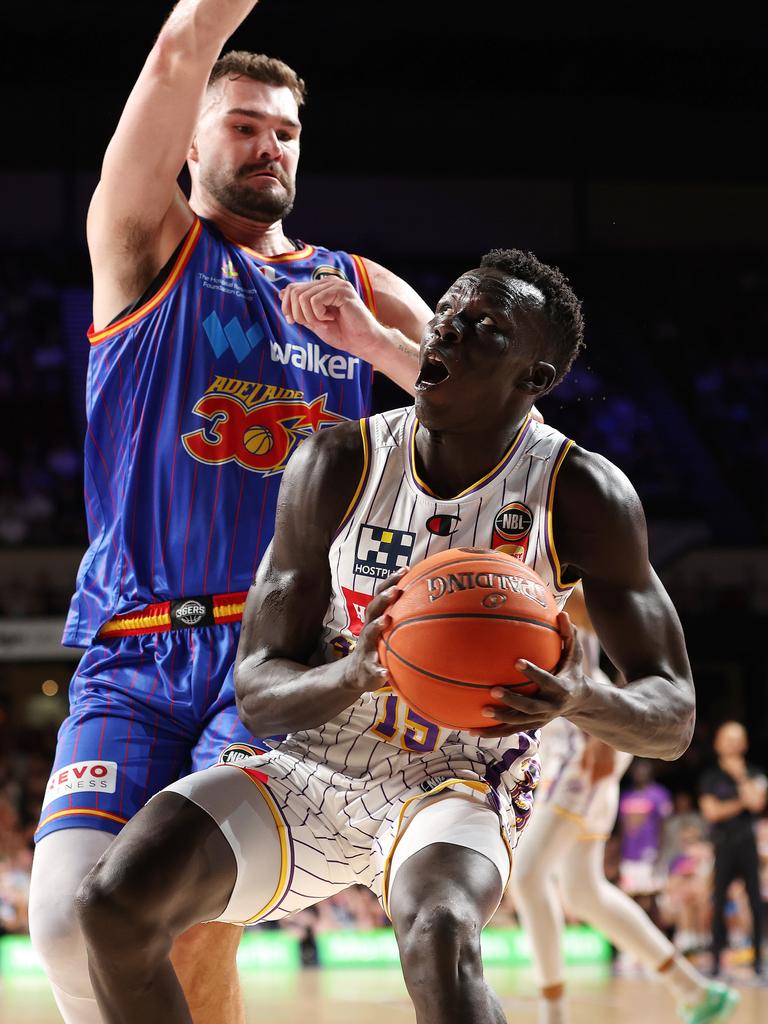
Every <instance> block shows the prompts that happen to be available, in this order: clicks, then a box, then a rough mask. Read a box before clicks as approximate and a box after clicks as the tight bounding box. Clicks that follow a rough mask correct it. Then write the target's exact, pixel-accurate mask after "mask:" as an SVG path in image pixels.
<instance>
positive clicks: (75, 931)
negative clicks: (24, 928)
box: [29, 889, 88, 990]
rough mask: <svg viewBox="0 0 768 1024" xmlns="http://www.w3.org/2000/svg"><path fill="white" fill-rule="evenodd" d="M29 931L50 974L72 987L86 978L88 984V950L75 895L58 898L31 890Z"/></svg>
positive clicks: (52, 977) (47, 972)
mask: <svg viewBox="0 0 768 1024" xmlns="http://www.w3.org/2000/svg"><path fill="white" fill-rule="evenodd" d="M29 935H30V939H31V942H32V946H33V948H34V950H35V952H36V953H37V956H38V957H39V959H40V962H41V963H42V965H43V967H44V969H45V972H46V974H47V975H48V977H49V978H51V980H52V981H53V982H55V983H56V984H57V985H58V986H59V987H60V988H63V987H64V986H65V985H66V986H68V990H69V989H70V988H71V986H72V984H76V983H77V981H78V980H79V979H83V980H84V982H85V984H86V985H87V979H88V954H87V951H86V948H85V939H84V937H83V933H82V931H81V929H80V924H79V922H78V920H77V918H76V917H75V908H74V901H73V898H72V897H71V896H70V897H69V899H67V900H61V899H59V900H57V899H54V898H49V897H48V896H47V895H46V894H45V893H40V892H35V891H34V889H33V890H32V892H31V893H30V901H29Z"/></svg>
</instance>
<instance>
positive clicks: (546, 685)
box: [471, 612, 589, 738]
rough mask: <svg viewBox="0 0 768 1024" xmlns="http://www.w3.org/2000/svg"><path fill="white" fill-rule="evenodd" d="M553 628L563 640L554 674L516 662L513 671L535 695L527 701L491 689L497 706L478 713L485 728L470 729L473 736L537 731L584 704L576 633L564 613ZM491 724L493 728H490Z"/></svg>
mask: <svg viewBox="0 0 768 1024" xmlns="http://www.w3.org/2000/svg"><path fill="white" fill-rule="evenodd" d="M557 624H558V627H559V629H560V635H561V637H562V638H563V656H562V658H561V659H560V663H559V665H558V666H557V669H556V670H555V672H554V673H553V672H547V671H546V670H545V669H543V668H539V667H538V666H537V665H532V664H531V663H530V662H529V661H524V660H522V659H521V660H519V661H517V662H516V663H515V667H516V668H517V669H518V671H520V672H522V673H523V675H524V676H525V677H526V678H527V679H529V680H530V681H531V682H532V683H536V684H537V685H538V687H539V691H538V693H537V694H536V695H535V696H531V697H527V696H525V695H524V694H522V693H519V692H516V691H515V690H513V689H510V688H509V687H506V686H496V687H494V689H493V690H491V696H492V697H493V699H494V700H495V701H498V704H496V705H490V704H489V705H486V707H485V708H483V712H482V713H483V715H486V716H487V717H488V720H489V727H488V728H487V729H472V730H471V733H472V735H473V736H485V737H488V738H494V737H500V736H511V735H512V734H513V733H516V732H520V731H521V730H524V729H525V730H530V729H540V728H542V726H545V725H547V724H548V723H549V722H551V721H552V720H553V719H554V718H560V717H561V716H563V717H566V718H567V717H568V715H569V714H571V713H573V712H574V711H576V710H577V709H578V708H579V707H580V706H581V705H582V704H583V703H584V701H585V700H586V698H587V696H588V694H589V680H588V679H587V677H586V676H585V674H584V648H583V647H582V644H581V640H580V639H579V634H578V630H577V629H576V628H575V627H574V626H573V625H572V624H571V620H570V619H569V618H568V616H567V615H566V613H565V612H561V613H560V614H559V615H558V617H557ZM499 705H501V706H499ZM494 721H495V722H496V723H497V724H496V725H492V724H490V723H491V722H494Z"/></svg>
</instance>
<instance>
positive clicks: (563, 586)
mask: <svg viewBox="0 0 768 1024" xmlns="http://www.w3.org/2000/svg"><path fill="white" fill-rule="evenodd" d="M572 445H573V441H571V440H570V439H569V440H568V442H567V443H566V444H565V445H564V446H563V449H562V451H561V452H560V455H559V456H558V458H557V462H556V463H555V468H554V469H553V470H552V477H551V479H550V482H549V497H548V499H547V537H548V539H549V550H550V552H551V553H552V558H551V561H552V563H553V565H552V568H553V569H554V570H555V583H556V584H557V586H558V587H559V588H560V590H573V588H574V587H575V586H576V585H577V584H578V582H579V581H578V580H574V582H573V583H565V582H564V581H563V576H562V572H563V569H562V566H561V565H560V559H559V558H558V555H557V548H556V547H555V532H554V529H553V527H552V520H553V518H554V517H553V514H552V510H553V508H554V506H555V487H556V486H557V477H558V474H559V473H560V469H561V467H562V465H563V461H564V460H565V456H566V455H567V454H568V452H569V451H570V450H571V446H572Z"/></svg>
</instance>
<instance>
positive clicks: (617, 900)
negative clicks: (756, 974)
mask: <svg viewBox="0 0 768 1024" xmlns="http://www.w3.org/2000/svg"><path fill="white" fill-rule="evenodd" d="M568 613H569V616H570V618H571V621H572V622H573V623H574V624H575V625H576V626H578V627H579V637H580V639H581V643H582V646H583V647H584V652H585V662H586V664H587V666H588V671H589V675H590V676H591V678H593V679H599V680H601V681H602V682H604V683H605V684H607V685H610V679H608V677H607V676H606V675H605V673H604V672H602V671H601V669H600V645H599V642H598V639H597V635H596V634H595V631H594V628H593V627H592V623H591V621H590V619H589V616H588V614H587V609H586V605H585V603H584V597H583V593H582V591H581V588H580V587H579V588H577V589H576V591H575V592H574V595H573V597H572V598H571V601H570V602H569V604H568ZM631 760H632V757H631V755H629V754H624V753H622V752H621V751H617V750H614V749H613V747H611V746H609V745H608V744H606V743H602V742H601V741H600V740H598V739H595V738H594V737H591V736H588V735H587V734H586V733H584V732H582V731H581V729H579V728H578V727H577V726H575V725H573V724H572V723H571V722H569V721H567V720H566V719H564V718H558V719H556V720H555V721H554V722H552V724H551V725H548V726H546V727H545V728H544V730H543V731H542V743H541V764H542V777H541V782H540V784H539V787H538V790H537V801H536V803H537V806H536V813H535V815H534V816H533V820H532V822H531V824H530V826H529V828H528V830H527V831H526V834H525V838H524V839H523V841H522V842H521V843H520V846H519V847H518V850H517V853H516V856H515V868H514V871H513V872H512V889H513V895H514V903H515V908H516V909H517V911H518V912H519V914H520V918H521V920H522V923H523V926H524V927H525V930H526V932H527V934H528V937H529V938H530V941H531V946H532V949H533V959H534V969H535V971H536V976H537V981H538V984H539V988H540V999H539V1024H567V1022H568V1020H569V1016H568V1011H567V1006H566V1002H565V984H564V982H563V969H564V964H563V948H562V936H563V927H564V915H563V904H564V905H565V908H566V909H567V910H568V912H569V913H570V914H571V915H572V916H574V917H576V918H578V919H579V920H581V921H586V922H587V923H588V924H590V925H592V926H593V927H594V928H597V929H598V930H599V931H601V932H602V933H603V934H604V935H605V936H607V938H608V939H609V940H610V941H611V942H612V943H613V944H614V945H615V946H617V947H618V948H619V949H620V950H622V951H626V952H629V953H631V954H632V955H633V956H635V957H636V958H637V959H638V960H639V961H640V962H641V963H642V964H643V965H644V966H645V967H647V968H648V970H650V971H654V972H656V974H657V976H658V978H659V979H660V980H661V981H662V982H663V983H664V984H665V985H666V986H667V988H668V989H669V991H670V993H671V995H672V996H673V998H674V999H675V1001H676V1003H677V1004H678V1010H679V1013H680V1016H681V1017H682V1019H683V1020H684V1021H686V1022H687V1024H704V1022H706V1021H709V1022H713V1021H722V1020H726V1019H727V1018H728V1017H729V1016H730V1015H731V1013H732V1012H733V1010H734V1009H735V1007H736V1005H737V1003H738V996H737V993H735V992H734V991H733V990H732V989H728V988H726V987H725V986H724V985H721V984H719V983H717V982H709V981H708V980H707V979H706V978H704V977H703V975H701V974H700V973H699V972H698V971H697V970H695V968H693V967H692V966H691V964H689V963H688V961H687V960H686V959H685V958H684V957H683V956H682V955H681V954H680V953H678V952H677V951H676V950H675V947H674V946H673V945H672V943H671V942H670V941H669V940H668V939H667V938H666V937H665V936H664V935H663V934H662V932H660V931H659V929H658V928H657V927H656V926H655V925H654V924H653V922H652V921H651V920H650V919H649V918H648V917H647V915H646V914H645V913H644V912H643V911H642V910H641V908H640V907H639V906H638V905H637V904H636V903H635V902H634V901H633V900H632V899H631V898H630V897H629V896H627V895H626V893H624V892H622V891H621V889H619V888H617V886H615V885H612V884H611V883H610V882H609V881H608V880H607V878H606V877H605V869H604V860H605V843H606V840H607V839H608V837H609V836H610V834H611V830H612V829H613V826H614V823H615V821H616V811H617V808H618V803H619V780H620V779H621V777H622V775H623V774H624V772H625V771H626V770H627V768H628V767H629V764H630V762H631ZM561 901H562V903H561Z"/></svg>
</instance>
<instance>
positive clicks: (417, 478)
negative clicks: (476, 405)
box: [411, 413, 573, 501]
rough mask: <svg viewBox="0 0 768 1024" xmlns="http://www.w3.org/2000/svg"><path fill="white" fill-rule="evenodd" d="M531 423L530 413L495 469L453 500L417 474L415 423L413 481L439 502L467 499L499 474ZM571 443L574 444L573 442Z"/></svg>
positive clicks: (412, 437) (412, 449) (414, 433)
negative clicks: (442, 495) (439, 493)
mask: <svg viewBox="0 0 768 1024" xmlns="http://www.w3.org/2000/svg"><path fill="white" fill-rule="evenodd" d="M530 422H531V414H530V413H528V415H527V416H526V417H525V419H524V420H523V424H522V426H521V427H520V429H519V430H518V432H517V433H516V434H515V438H514V440H513V441H512V443H511V444H510V445H509V447H508V448H507V450H506V451H505V452H504V454H503V455H502V457H501V458H500V459H499V461H498V462H497V463H496V465H495V466H494V467H493V469H489V470H488V472H487V473H486V474H485V476H481V477H480V479H479V480H477V481H476V482H475V483H473V484H470V485H469V487H465V488H464V490H463V491H460V492H459V493H458V494H455V495H454V496H453V497H452V498H443V497H440V496H439V495H437V494H435V492H434V491H433V490H432V488H431V487H430V486H429V484H427V483H425V482H424V481H423V480H422V479H421V477H420V476H419V474H418V473H417V472H416V426H417V424H416V423H414V429H413V431H412V433H411V473H413V479H414V480H415V481H416V483H417V484H418V485H419V487H421V489H422V490H423V491H426V493H427V494H429V495H431V496H432V497H433V498H436V499H437V500H438V501H458V500H459V498H463V497H465V496H466V495H467V494H469V493H470V491H476V490H477V489H478V488H479V487H482V486H483V484H484V483H485V482H486V480H488V479H489V478H490V477H492V476H493V475H494V474H495V473H498V472H499V470H500V469H501V468H502V466H503V465H504V463H505V462H506V460H507V459H508V458H509V457H510V455H511V454H512V451H513V449H514V448H515V446H516V445H517V444H518V442H519V441H520V438H521V437H522V436H523V432H524V430H525V428H526V427H527V426H528V424H529V423H530ZM571 443H573V442H571Z"/></svg>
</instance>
